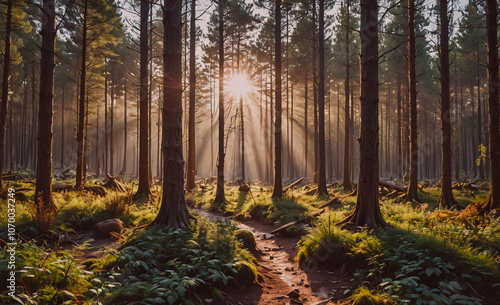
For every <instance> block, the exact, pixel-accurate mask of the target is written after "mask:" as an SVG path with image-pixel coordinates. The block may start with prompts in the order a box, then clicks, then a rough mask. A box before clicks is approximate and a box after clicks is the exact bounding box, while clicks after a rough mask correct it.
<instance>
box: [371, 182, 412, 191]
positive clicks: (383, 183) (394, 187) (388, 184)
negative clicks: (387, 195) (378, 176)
mask: <svg viewBox="0 0 500 305" xmlns="http://www.w3.org/2000/svg"><path fill="white" fill-rule="evenodd" d="M378 185H380V186H383V187H386V188H389V189H392V190H396V191H398V192H401V193H406V189H405V188H402V187H400V186H399V185H395V184H394V183H390V182H388V181H384V180H379V181H378Z"/></svg>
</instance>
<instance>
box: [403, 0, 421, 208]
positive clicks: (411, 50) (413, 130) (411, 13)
mask: <svg viewBox="0 0 500 305" xmlns="http://www.w3.org/2000/svg"><path fill="white" fill-rule="evenodd" d="M408 5H409V7H408V73H409V75H408V84H409V89H410V90H409V91H410V92H409V93H410V152H411V153H410V184H409V186H408V193H407V194H406V200H408V201H413V200H415V201H420V199H419V198H418V193H417V187H418V157H419V156H418V154H419V151H418V139H417V136H418V134H417V79H416V71H415V67H416V66H415V60H416V57H417V55H416V51H415V25H414V20H415V0H408Z"/></svg>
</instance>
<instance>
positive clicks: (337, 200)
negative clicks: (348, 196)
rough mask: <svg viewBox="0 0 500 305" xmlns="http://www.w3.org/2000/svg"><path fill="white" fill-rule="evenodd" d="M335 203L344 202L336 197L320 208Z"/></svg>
mask: <svg viewBox="0 0 500 305" xmlns="http://www.w3.org/2000/svg"><path fill="white" fill-rule="evenodd" d="M334 204H342V202H341V201H340V199H339V198H337V197H334V198H332V199H330V200H329V201H327V202H325V203H323V204H322V205H321V207H320V208H326V207H329V206H332V205H334Z"/></svg>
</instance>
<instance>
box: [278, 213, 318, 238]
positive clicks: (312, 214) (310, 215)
mask: <svg viewBox="0 0 500 305" xmlns="http://www.w3.org/2000/svg"><path fill="white" fill-rule="evenodd" d="M325 210H326V208H323V209H321V210H319V211H316V212H313V213H310V214H307V215H306V217H304V218H302V219H299V220H295V221H292V222H289V223H287V224H286V225H283V226H281V227H279V228H277V229H276V230H273V231H271V234H276V233H280V232H282V231H285V230H286V229H288V228H290V227H293V226H294V225H296V224H299V223H305V222H308V221H309V220H311V219H313V218H315V217H317V216H319V215H321V214H323V213H324V212H325Z"/></svg>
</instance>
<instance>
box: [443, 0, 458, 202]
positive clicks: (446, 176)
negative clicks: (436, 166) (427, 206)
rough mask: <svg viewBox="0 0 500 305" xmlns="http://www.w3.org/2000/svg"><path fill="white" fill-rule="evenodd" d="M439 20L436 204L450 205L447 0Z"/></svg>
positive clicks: (451, 196)
mask: <svg viewBox="0 0 500 305" xmlns="http://www.w3.org/2000/svg"><path fill="white" fill-rule="evenodd" d="M439 5H440V7H439V15H440V21H441V37H440V42H439V58H440V62H441V65H440V72H441V128H442V135H443V150H442V154H441V160H442V163H441V193H440V195H439V201H438V206H441V207H451V206H454V205H455V204H456V203H457V202H456V201H455V198H453V190H452V188H451V116H450V59H449V49H448V39H449V33H448V24H449V20H448V1H447V0H440V1H439Z"/></svg>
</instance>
